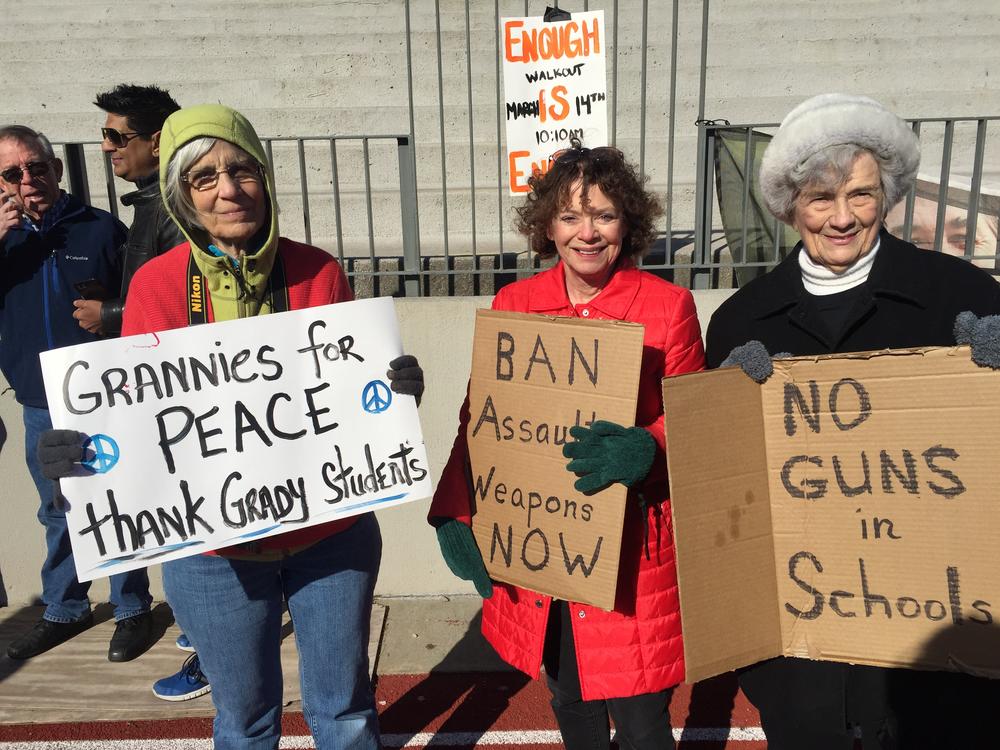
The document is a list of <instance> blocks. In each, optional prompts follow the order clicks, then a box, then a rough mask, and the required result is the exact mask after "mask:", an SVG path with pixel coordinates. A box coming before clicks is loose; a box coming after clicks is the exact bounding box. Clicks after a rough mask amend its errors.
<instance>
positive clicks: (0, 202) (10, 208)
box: [0, 193, 21, 242]
mask: <svg viewBox="0 0 1000 750" xmlns="http://www.w3.org/2000/svg"><path fill="white" fill-rule="evenodd" d="M20 225H21V210H20V209H19V208H18V206H17V202H16V201H15V200H10V199H9V198H8V196H7V195H6V194H4V193H0V242H3V238H4V237H6V236H7V232H9V231H10V230H11V229H14V228H15V227H18V226H20Z"/></svg>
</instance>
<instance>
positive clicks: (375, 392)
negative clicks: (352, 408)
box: [361, 380, 392, 414]
mask: <svg viewBox="0 0 1000 750" xmlns="http://www.w3.org/2000/svg"><path fill="white" fill-rule="evenodd" d="M391 403H392V391H390V390H389V386H387V385H386V384H385V383H383V382H382V381H381V380H373V381H371V382H370V383H369V384H368V385H366V386H365V389H364V390H363V391H362V392H361V407H362V408H363V409H364V410H365V411H366V412H368V413H369V414H380V413H381V412H384V411H385V410H386V409H388V408H389V404H391Z"/></svg>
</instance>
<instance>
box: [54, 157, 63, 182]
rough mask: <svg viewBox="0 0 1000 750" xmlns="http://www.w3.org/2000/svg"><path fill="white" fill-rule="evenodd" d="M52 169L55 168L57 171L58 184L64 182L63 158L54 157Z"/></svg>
mask: <svg viewBox="0 0 1000 750" xmlns="http://www.w3.org/2000/svg"><path fill="white" fill-rule="evenodd" d="M52 169H54V170H55V172H56V184H57V185H58V184H59V183H60V182H62V178H63V163H62V159H53V160H52Z"/></svg>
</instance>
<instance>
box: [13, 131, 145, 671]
mask: <svg viewBox="0 0 1000 750" xmlns="http://www.w3.org/2000/svg"><path fill="white" fill-rule="evenodd" d="M62 172H63V166H62V162H61V161H60V160H59V159H57V158H56V157H55V153H54V152H53V150H52V145H51V144H50V143H49V141H48V139H47V138H46V137H45V136H44V135H42V134H41V133H37V132H35V131H34V130H32V129H31V128H28V127H25V126H23V125H8V126H6V127H0V369H2V370H3V374H4V377H6V379H7V382H8V383H9V384H10V386H11V388H12V389H13V391H14V397H15V398H16V399H17V401H18V403H20V404H21V406H22V409H23V413H24V428H25V454H26V460H27V464H28V471H29V472H30V474H31V478H32V480H33V481H34V482H35V487H36V489H37V490H38V495H39V499H40V507H39V511H38V520H39V521H40V522H41V524H42V526H44V527H45V541H46V557H45V562H44V563H43V565H42V571H41V576H42V601H43V602H44V603H45V605H46V608H45V612H44V614H43V615H42V619H41V620H39V622H38V623H36V624H35V626H34V627H33V628H32V629H31V630H30V631H28V632H27V633H25V634H24V635H22V636H21V637H19V638H17V639H15V640H14V641H13V642H11V643H10V644H9V645H8V647H7V655H8V656H9V657H10V658H12V659H29V658H31V657H33V656H37V655H38V654H41V653H43V652H45V651H48V650H49V649H51V648H53V647H55V646H58V645H59V644H60V643H63V642H64V641H66V640H68V639H70V638H72V637H73V636H75V635H76V634H78V633H80V632H82V631H83V630H86V629H87V628H88V627H90V625H91V624H92V622H93V615H92V614H91V611H90V601H89V599H88V598H87V592H88V590H89V588H90V583H89V582H86V583H81V582H80V581H79V580H77V577H76V567H75V564H74V561H73V551H72V548H71V546H70V540H69V531H68V529H67V527H66V515H65V508H64V506H63V503H62V501H61V498H60V497H59V494H58V486H57V485H56V484H55V483H54V482H52V481H50V480H48V479H46V478H45V476H44V475H43V473H42V468H41V465H40V462H39V460H38V456H37V453H36V445H37V443H38V437H39V435H40V434H41V433H42V432H43V431H45V430H50V429H51V428H52V422H51V419H50V417H49V410H48V403H47V401H46V399H45V390H44V387H43V383H42V372H41V365H40V364H39V360H38V355H39V353H41V352H43V351H47V350H49V349H54V348H56V347H61V346H69V345H72V344H80V343H87V342H91V341H96V340H97V339H98V337H97V336H96V335H95V334H94V333H92V332H90V331H87V330H85V329H83V328H81V327H80V326H79V325H77V323H76V321H75V320H74V319H73V313H74V311H75V309H76V308H75V307H74V304H73V303H74V301H75V300H77V299H79V298H80V297H81V296H95V295H100V294H101V290H106V289H115V288H117V287H118V285H119V284H120V282H121V262H120V255H119V248H120V247H121V244H122V242H123V241H124V239H125V227H124V226H123V225H122V224H121V223H120V222H119V221H118V220H117V219H115V218H114V217H113V216H112V215H111V214H109V213H107V212H106V211H101V210H99V209H96V208H92V207H91V206H87V205H85V204H84V203H83V202H82V201H80V200H79V199H78V198H76V197H74V196H72V195H68V194H66V193H65V192H63V191H62V190H60V188H59V181H60V180H61V179H62ZM111 601H112V603H113V604H114V609H115V622H116V627H115V635H114V636H113V638H112V640H111V647H110V648H109V651H108V658H109V659H110V660H111V661H127V660H129V659H133V658H135V657H136V656H138V655H139V654H140V653H142V651H143V650H144V648H145V647H146V645H147V643H148V640H149V635H150V624H151V618H150V614H149V606H150V603H151V597H150V595H149V579H148V578H147V576H146V571H145V570H136V571H131V572H129V573H123V574H120V575H116V576H112V577H111Z"/></svg>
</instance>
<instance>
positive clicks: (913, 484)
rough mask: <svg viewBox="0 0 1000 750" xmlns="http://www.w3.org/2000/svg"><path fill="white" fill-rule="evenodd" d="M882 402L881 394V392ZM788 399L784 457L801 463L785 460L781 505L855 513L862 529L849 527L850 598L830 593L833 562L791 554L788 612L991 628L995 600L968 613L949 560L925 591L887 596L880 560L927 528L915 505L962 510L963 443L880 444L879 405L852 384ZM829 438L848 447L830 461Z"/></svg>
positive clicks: (791, 386) (933, 438) (974, 604)
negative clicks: (852, 545)
mask: <svg viewBox="0 0 1000 750" xmlns="http://www.w3.org/2000/svg"><path fill="white" fill-rule="evenodd" d="M874 393H875V396H878V395H879V393H878V391H877V390H875V391H874ZM782 398H783V420H784V423H783V427H784V435H783V437H784V438H785V440H786V441H787V443H788V447H787V448H786V452H790V453H793V454H794V455H790V456H788V457H787V458H786V459H785V460H784V461H783V463H782V465H781V469H780V471H779V472H778V477H779V479H780V483H781V490H782V491H781V492H780V493H778V498H781V500H780V502H789V501H791V502H794V501H805V506H807V507H808V506H809V505H811V504H813V503H824V504H836V505H838V506H839V507H840V508H841V510H842V511H843V510H848V511H850V512H851V513H850V514H849V515H848V517H849V518H851V520H852V521H853V522H854V523H849V525H851V526H854V525H855V524H856V526H855V532H856V534H857V540H858V544H857V547H858V554H857V557H856V562H855V560H854V559H853V558H852V563H854V565H852V566H851V567H853V568H855V572H854V576H853V577H854V580H853V584H852V585H848V586H847V587H845V588H843V589H841V588H834V589H833V590H827V588H828V586H827V583H826V581H825V577H824V575H823V573H824V572H825V571H826V570H827V568H829V567H830V565H829V560H827V564H826V566H824V561H823V560H822V552H819V551H818V550H816V549H801V548H800V549H796V550H795V551H794V552H792V553H791V554H789V555H788V557H787V562H788V564H787V570H786V573H787V578H788V580H790V581H791V582H792V583H794V585H795V589H796V590H797V591H796V592H795V593H794V594H793V593H791V592H787V588H786V596H787V597H788V599H787V600H786V601H785V602H784V609H785V611H786V613H787V614H788V615H791V616H792V617H793V618H795V619H803V620H816V619H818V618H821V617H834V616H836V617H840V618H855V617H863V618H873V617H874V618H885V619H886V620H891V619H892V618H893V617H899V618H902V619H910V620H912V619H922V618H925V619H927V620H929V621H932V622H937V621H942V620H946V619H947V620H949V621H950V622H951V623H952V624H954V625H961V624H963V623H964V622H972V623H980V624H983V625H990V624H992V622H993V614H992V611H991V608H992V604H991V603H990V602H989V601H986V600H984V599H978V598H975V597H973V600H972V601H971V602H968V607H966V606H964V605H963V596H964V595H965V592H963V590H962V586H961V569H960V566H959V565H958V561H957V559H955V558H953V559H949V560H948V561H946V562H945V563H943V564H942V565H941V568H940V569H939V570H938V575H937V576H936V577H934V578H930V579H929V580H926V581H922V582H920V583H921V584H923V585H924V586H925V587H926V588H924V590H922V591H921V590H918V588H919V587H918V586H917V585H914V584H911V585H909V586H906V587H903V588H901V589H899V588H897V589H896V590H892V589H891V588H888V587H887V585H886V583H887V582H886V579H885V576H884V574H883V571H882V570H880V569H879V568H878V563H874V564H873V561H872V556H873V552H874V550H875V549H876V548H883V549H887V548H894V547H895V546H896V545H897V544H898V545H899V546H905V545H906V541H904V540H907V539H909V538H911V537H913V536H915V535H916V533H917V532H918V527H922V524H921V523H920V521H914V520H913V519H911V518H910V513H911V512H912V509H911V508H907V507H906V499H907V498H919V502H920V503H921V505H922V507H924V508H927V507H928V506H931V505H939V504H940V505H942V506H948V505H954V506H956V507H957V506H958V505H962V504H964V503H963V502H962V495H964V494H965V493H966V492H967V487H966V484H965V480H963V477H962V475H963V472H962V464H963V462H962V460H961V458H962V456H961V454H960V452H959V450H958V449H957V448H958V446H959V445H961V442H960V441H954V442H951V441H946V440H945V439H943V435H942V434H940V433H938V434H932V435H930V436H929V438H922V439H923V441H924V442H923V443H921V442H919V441H920V440H921V438H920V437H916V435H917V434H918V433H915V432H914V433H911V437H910V439H909V440H906V439H902V440H894V439H889V438H887V437H881V439H879V438H878V437H876V438H875V439H874V440H873V439H872V437H873V433H874V434H875V435H877V434H878V431H879V426H880V425H879V424H878V423H879V420H877V419H875V420H873V419H872V416H873V414H874V413H876V410H877V407H878V406H880V405H881V404H878V403H873V386H872V384H871V382H869V383H868V384H866V382H865V381H863V380H859V379H856V378H854V377H841V378H839V379H837V380H836V381H834V382H833V383H829V382H823V381H817V380H809V381H808V382H804V383H796V382H794V381H787V382H785V383H784V384H783V393H782ZM829 433H834V436H835V437H838V438H839V437H841V436H842V437H843V438H844V439H846V440H847V441H848V442H847V443H844V442H840V441H838V442H833V441H828V442H829V444H830V447H831V448H832V451H831V452H830V453H826V452H823V451H820V450H817V449H818V448H819V445H817V443H818V442H819V440H820V439H821V438H818V437H817V436H824V437H825V436H826V435H827V434H829ZM803 451H808V452H803ZM891 500H896V503H895V504H893V503H892V502H890V501H891ZM851 506H854V507H851ZM800 507H801V506H800ZM800 512H801V510H800ZM843 515H844V514H843V513H842V516H843ZM911 525H912V526H913V528H909V527H910V526H911ZM920 530H922V529H920ZM873 545H874V546H873ZM801 546H808V545H806V544H804V543H803V544H801V545H800V547H801ZM890 554H891V552H890ZM838 572H839V571H838ZM845 575H847V576H849V574H841V575H840V576H838V577H837V582H838V583H841V584H843V583H845ZM928 584H930V585H932V586H933V589H934V591H933V592H932V591H931V590H930V587H927V585H928ZM801 592H805V594H806V596H805V597H803V596H802V594H801Z"/></svg>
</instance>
